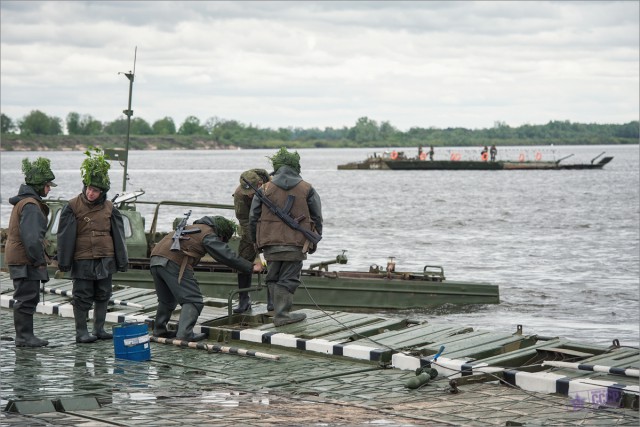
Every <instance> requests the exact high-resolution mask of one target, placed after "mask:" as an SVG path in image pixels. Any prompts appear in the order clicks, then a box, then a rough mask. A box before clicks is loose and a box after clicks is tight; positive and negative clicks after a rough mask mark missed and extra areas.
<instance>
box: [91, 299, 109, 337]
mask: <svg viewBox="0 0 640 427" xmlns="http://www.w3.org/2000/svg"><path fill="white" fill-rule="evenodd" d="M108 305H109V301H96V303H95V308H94V309H93V335H95V336H96V337H98V339H99V340H111V339H113V335H112V334H110V333H109V332H107V331H105V330H104V322H105V319H106V318H107V308H108V307H107V306H108Z"/></svg>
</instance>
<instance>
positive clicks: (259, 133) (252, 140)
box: [1, 110, 640, 150]
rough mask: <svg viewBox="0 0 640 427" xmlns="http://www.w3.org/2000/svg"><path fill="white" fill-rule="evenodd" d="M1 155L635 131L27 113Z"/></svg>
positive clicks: (629, 127) (564, 141)
mask: <svg viewBox="0 0 640 427" xmlns="http://www.w3.org/2000/svg"><path fill="white" fill-rule="evenodd" d="M1 124H2V145H1V148H2V150H47V149H48V150H59V149H74V148H77V147H86V146H89V145H93V146H100V147H102V148H122V147H123V143H124V140H125V136H126V135H127V129H129V134H130V148H131V149H139V150H144V149H159V150H170V149H206V148H236V147H240V148H277V147H280V146H283V145H285V146H287V147H290V148H323V147H333V148H339V147H389V146H398V147H411V146H419V145H422V146H429V145H433V146H482V145H492V144H496V145H503V146H504V145H547V144H555V145H576V144H580V145H588V144H638V142H639V141H640V124H639V122H638V121H637V120H636V121H632V122H629V123H625V124H593V123H590V124H584V123H571V122H569V121H557V120H554V121H550V122H549V123H547V124H544V125H529V124H527V125H522V126H518V127H511V126H509V125H507V124H506V123H504V122H495V123H494V126H493V127H492V128H489V129H466V128H446V129H439V128H435V127H430V128H420V127H413V128H411V129H409V130H408V131H406V132H404V131H401V130H398V129H397V128H395V127H394V126H393V125H391V124H390V123H389V122H387V121H383V122H377V121H375V120H371V119H369V118H368V117H362V118H360V119H358V120H357V121H356V123H355V125H354V126H353V127H347V126H344V127H342V128H339V129H336V128H332V127H325V128H324V129H319V128H311V129H303V128H297V127H289V128H278V129H275V130H274V129H270V128H260V127H257V126H254V125H251V124H249V125H245V124H243V123H240V122H238V121H236V120H223V119H219V118H217V117H211V118H209V119H207V120H206V121H205V122H204V123H201V122H200V119H198V118H197V117H195V116H189V117H187V118H186V119H185V121H184V122H183V123H182V124H181V125H180V126H179V127H177V128H176V125H175V123H174V121H173V119H172V118H171V117H165V118H163V119H160V120H157V121H155V122H154V123H152V124H150V123H149V122H147V121H146V120H144V119H142V118H139V117H136V118H133V119H131V122H130V123H128V120H127V118H119V119H116V120H114V121H112V122H106V123H102V122H100V121H98V120H95V119H94V118H93V117H92V116H90V115H86V114H85V115H81V114H79V113H75V112H71V113H69V114H68V115H67V118H66V121H65V123H64V125H65V126H64V128H65V129H66V134H65V133H64V131H63V122H62V120H61V119H60V118H58V117H51V116H48V115H46V114H45V113H43V112H41V111H38V110H34V111H32V112H31V113H29V114H28V115H26V116H24V117H23V118H21V119H19V120H17V121H14V120H12V119H11V118H10V117H8V116H6V115H5V114H2V115H1Z"/></svg>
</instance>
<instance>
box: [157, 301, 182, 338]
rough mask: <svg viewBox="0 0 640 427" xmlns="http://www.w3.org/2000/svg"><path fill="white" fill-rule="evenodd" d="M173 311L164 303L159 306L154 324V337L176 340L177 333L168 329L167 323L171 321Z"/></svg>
mask: <svg viewBox="0 0 640 427" xmlns="http://www.w3.org/2000/svg"><path fill="white" fill-rule="evenodd" d="M172 313H173V310H172V309H171V308H170V307H169V306H167V305H165V304H162V303H159V304H158V310H157V311H156V319H155V321H154V322H153V336H154V337H160V338H175V337H176V331H170V330H168V329H167V323H169V320H171V314H172Z"/></svg>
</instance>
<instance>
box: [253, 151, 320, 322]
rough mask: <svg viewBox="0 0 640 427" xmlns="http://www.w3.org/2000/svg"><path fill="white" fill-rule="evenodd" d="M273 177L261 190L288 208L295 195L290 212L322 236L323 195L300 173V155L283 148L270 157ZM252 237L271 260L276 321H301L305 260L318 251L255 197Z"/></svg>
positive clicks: (269, 283) (270, 280)
mask: <svg viewBox="0 0 640 427" xmlns="http://www.w3.org/2000/svg"><path fill="white" fill-rule="evenodd" d="M270 159H271V163H272V164H273V170H274V174H273V179H272V180H271V181H270V182H268V183H266V184H264V185H263V186H262V188H260V189H258V191H259V192H262V194H264V195H265V196H266V197H267V198H268V199H270V200H271V201H272V202H274V203H275V204H276V205H277V206H280V207H284V206H285V204H286V201H287V198H288V196H290V195H291V196H294V199H293V200H294V201H293V205H292V207H291V210H290V215H291V216H292V217H293V218H302V219H301V220H300V225H301V226H302V227H306V228H307V229H308V230H312V231H316V232H317V233H318V234H320V235H322V208H321V204H320V196H319V195H318V193H317V192H316V191H315V189H314V188H313V187H312V186H311V184H309V183H308V182H306V181H304V180H303V179H302V177H301V176H300V155H299V154H298V153H297V152H290V151H288V150H287V149H286V148H285V147H282V148H281V149H280V151H278V152H277V153H276V154H275V155H274V156H273V157H271V158H270ZM249 229H250V233H251V240H252V241H253V242H255V243H256V245H257V247H258V249H259V250H262V251H263V253H264V257H265V259H266V260H267V262H268V263H269V264H268V270H267V278H266V282H267V287H271V288H272V289H273V305H274V309H275V316H274V318H273V323H274V324H275V325H276V326H282V325H286V324H289V323H295V322H300V321H302V320H304V319H305V318H306V315H305V314H304V313H291V312H290V311H291V307H292V306H293V294H294V293H295V291H296V289H297V288H298V286H300V274H301V272H302V262H303V261H304V260H305V259H307V253H313V252H315V246H314V245H313V244H310V242H309V241H308V240H307V239H306V237H305V235H304V234H303V233H302V232H300V231H298V230H294V229H293V228H290V227H289V226H287V225H286V224H285V223H284V222H283V221H282V220H280V218H278V216H277V215H275V214H274V213H273V212H271V210H270V209H269V208H267V207H265V206H263V204H262V201H261V200H260V198H259V197H254V198H253V202H252V203H251V212H250V216H249Z"/></svg>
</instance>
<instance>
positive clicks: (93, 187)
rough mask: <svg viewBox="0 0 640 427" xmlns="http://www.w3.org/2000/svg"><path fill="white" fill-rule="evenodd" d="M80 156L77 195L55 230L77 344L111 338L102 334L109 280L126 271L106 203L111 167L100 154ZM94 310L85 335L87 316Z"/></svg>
mask: <svg viewBox="0 0 640 427" xmlns="http://www.w3.org/2000/svg"><path fill="white" fill-rule="evenodd" d="M85 154H86V155H87V158H85V160H84V161H83V162H82V165H81V169H80V173H81V176H82V183H83V187H82V192H81V193H80V194H79V195H78V196H76V197H74V198H72V199H71V200H69V203H68V204H67V205H66V206H65V207H64V208H63V209H62V212H61V214H60V225H59V227H58V267H59V268H60V271H71V278H72V279H73V302H72V304H73V316H74V318H75V326H76V342H77V343H83V344H85V343H92V342H94V341H96V340H99V339H101V340H109V339H112V338H113V335H112V334H111V333H109V332H107V331H106V330H105V329H104V323H105V320H106V316H107V306H108V304H109V300H110V299H111V294H112V292H113V289H112V285H111V282H112V276H113V274H114V273H115V272H116V271H127V266H128V263H129V258H128V255H127V246H126V243H125V234H124V220H123V219H122V214H121V213H120V211H118V209H117V208H116V207H115V206H113V203H112V202H111V201H110V200H108V199H107V191H109V187H110V181H109V168H110V166H111V165H109V163H108V162H107V161H106V159H105V158H104V153H102V151H101V150H100V149H90V150H88V151H87V152H85ZM94 304H95V307H94V311H93V332H92V333H89V331H88V329H87V314H88V312H89V310H91V307H92V306H93V305H94Z"/></svg>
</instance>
